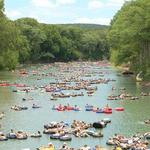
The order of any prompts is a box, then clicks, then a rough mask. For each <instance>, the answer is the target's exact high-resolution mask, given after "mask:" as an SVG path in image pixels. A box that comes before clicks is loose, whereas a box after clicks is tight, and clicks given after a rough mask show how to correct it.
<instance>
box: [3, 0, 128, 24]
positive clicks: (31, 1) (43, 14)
mask: <svg viewBox="0 0 150 150" xmlns="http://www.w3.org/2000/svg"><path fill="white" fill-rule="evenodd" d="M124 1H125V0H5V14H6V15H7V16H8V17H9V18H10V19H12V20H16V19H18V18H22V17H31V18H35V19H37V20H38V21H39V22H41V23H49V24H66V23H89V24H101V25H109V24H110V21H111V19H112V18H113V16H114V15H115V13H116V12H117V11H118V10H119V9H120V8H121V7H122V5H123V3H124Z"/></svg>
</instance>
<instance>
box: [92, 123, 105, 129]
mask: <svg viewBox="0 0 150 150" xmlns="http://www.w3.org/2000/svg"><path fill="white" fill-rule="evenodd" d="M106 125H107V124H106V123H105V122H94V123H93V127H94V128H104V127H106Z"/></svg>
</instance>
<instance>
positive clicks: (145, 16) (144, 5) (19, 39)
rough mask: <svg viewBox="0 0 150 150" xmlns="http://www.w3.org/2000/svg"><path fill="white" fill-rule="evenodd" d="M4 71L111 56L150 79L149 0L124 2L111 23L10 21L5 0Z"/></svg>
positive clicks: (0, 25)
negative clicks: (51, 23)
mask: <svg viewBox="0 0 150 150" xmlns="http://www.w3.org/2000/svg"><path fill="white" fill-rule="evenodd" d="M0 53H1V55H0V69H9V70H11V69H14V68H15V67H16V65H17V64H19V63H37V62H43V63H45V62H54V61H76V60H103V59H109V58H110V60H111V61H112V62H113V63H114V64H115V65H124V64H125V65H128V66H129V67H130V69H131V70H133V71H135V72H136V73H138V72H140V71H142V72H143V75H144V76H145V77H147V78H148V77H150V61H149V58H150V1H149V0H131V1H127V2H125V4H124V5H123V6H122V8H121V9H120V10H119V11H118V12H117V13H116V14H115V16H114V18H113V19H112V21H111V26H105V25H91V24H59V25H49V24H43V23H39V22H38V21H37V20H35V19H33V18H20V19H18V20H15V21H11V20H10V19H9V18H7V16H6V15H5V14H4V0H0Z"/></svg>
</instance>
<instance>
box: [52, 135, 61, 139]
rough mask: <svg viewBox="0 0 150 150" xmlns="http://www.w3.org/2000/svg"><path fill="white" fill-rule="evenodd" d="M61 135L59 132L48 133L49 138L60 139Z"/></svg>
mask: <svg viewBox="0 0 150 150" xmlns="http://www.w3.org/2000/svg"><path fill="white" fill-rule="evenodd" d="M60 137H61V135H60V134H52V135H50V139H60Z"/></svg>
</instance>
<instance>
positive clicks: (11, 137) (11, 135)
mask: <svg viewBox="0 0 150 150" xmlns="http://www.w3.org/2000/svg"><path fill="white" fill-rule="evenodd" d="M6 137H7V138H8V139H16V138H17V136H16V134H11V133H8V134H7V136H6Z"/></svg>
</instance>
